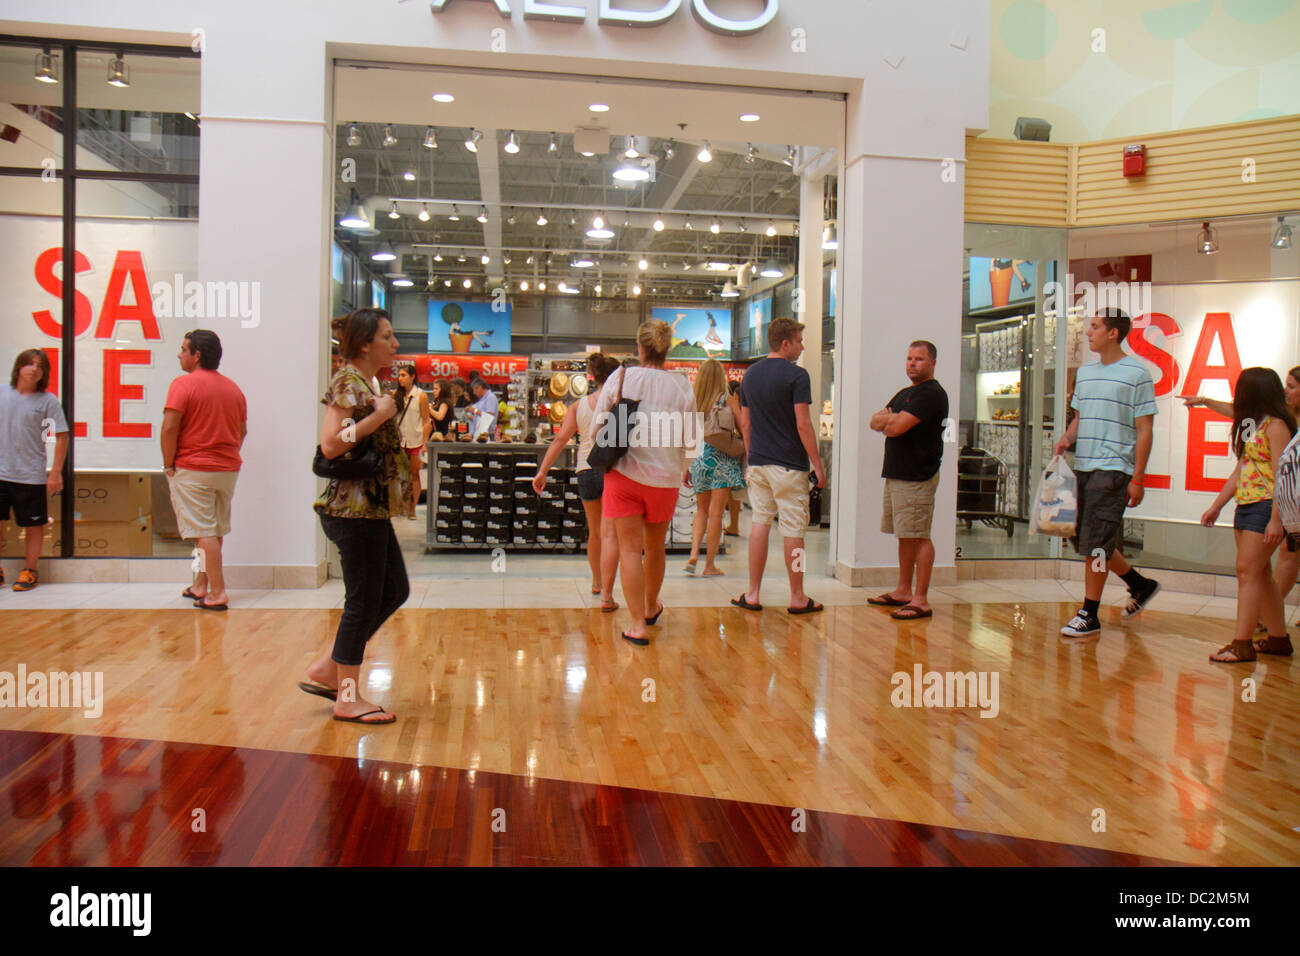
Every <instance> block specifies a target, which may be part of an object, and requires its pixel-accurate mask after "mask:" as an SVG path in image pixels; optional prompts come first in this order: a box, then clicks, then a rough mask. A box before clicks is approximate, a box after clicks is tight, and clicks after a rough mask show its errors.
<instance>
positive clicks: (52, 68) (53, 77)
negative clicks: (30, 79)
mask: <svg viewBox="0 0 1300 956" xmlns="http://www.w3.org/2000/svg"><path fill="white" fill-rule="evenodd" d="M56 66H57V64H56V63H55V60H54V57H53V56H52V55H51V54H50V48H49V47H46V48H45V52H44V53H38V54H36V79H38V80H40V82H42V83H57V82H59V74H58V72H57V70H56Z"/></svg>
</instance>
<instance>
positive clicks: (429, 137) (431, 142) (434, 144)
mask: <svg viewBox="0 0 1300 956" xmlns="http://www.w3.org/2000/svg"><path fill="white" fill-rule="evenodd" d="M424 148H425V149H437V148H438V137H437V136H435V135H434V133H433V127H432V126H426V127H425V128H424Z"/></svg>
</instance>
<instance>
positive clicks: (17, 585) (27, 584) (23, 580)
mask: <svg viewBox="0 0 1300 956" xmlns="http://www.w3.org/2000/svg"><path fill="white" fill-rule="evenodd" d="M34 587H36V572H35V571H33V570H31V569H30V568H23V569H22V571H20V572H19V573H18V580H17V581H15V582H14V590H15V591H30V590H31V589H32V588H34Z"/></svg>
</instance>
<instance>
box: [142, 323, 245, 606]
mask: <svg viewBox="0 0 1300 956" xmlns="http://www.w3.org/2000/svg"><path fill="white" fill-rule="evenodd" d="M177 358H179V359H180V363H181V368H182V369H184V370H185V372H186V374H184V375H182V376H180V377H179V378H176V379H173V380H172V383H171V386H170V387H169V388H168V389H167V401H166V402H165V407H164V411H163V423H162V433H161V442H162V460H163V474H165V475H166V476H167V484H168V487H169V489H170V491H171V500H172V509H173V510H174V511H175V512H176V528H177V530H178V531H179V532H180V535H181V537H182V538H185V539H186V540H187V541H189V540H192V541H194V543H195V546H196V547H197V548H198V550H199V552H200V557H201V562H200V564H199V571H198V572H197V573H196V574H195V575H194V581H193V583H192V584H190V586H189V587H188V588H186V589H185V590H184V591H183V592H181V593H182V595H183V596H184V597H188V598H193V599H194V606H195V607H197V608H202V609H203V610H205V611H224V610H225V609H226V607H227V605H228V601H227V597H226V579H225V575H224V573H223V571H222V565H221V547H222V544H223V542H224V540H225V536H226V535H228V534H230V505H231V501H232V499H233V498H234V495H235V483H236V481H238V479H239V468H240V465H241V464H243V462H242V460H241V459H240V457H239V449H240V448H241V447H242V446H243V444H244V436H245V435H246V434H247V433H248V407H247V403H246V402H245V400H244V393H243V392H241V391H240V390H239V386H238V385H236V384H235V383H234V382H232V381H231V380H230V379H228V378H226V376H224V375H222V374H221V373H220V372H218V371H217V367H218V366H219V365H220V364H221V339H219V338H218V337H217V334H216V333H215V332H209V331H208V330H206V329H195V330H194V331H193V332H187V333H185V340H184V342H182V343H181V350H180V352H179V353H178V355H177Z"/></svg>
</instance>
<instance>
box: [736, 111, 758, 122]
mask: <svg viewBox="0 0 1300 956" xmlns="http://www.w3.org/2000/svg"><path fill="white" fill-rule="evenodd" d="M758 120H759V116H758V114H757V113H741V114H740V121H741V122H742V123H757V122H758Z"/></svg>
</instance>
